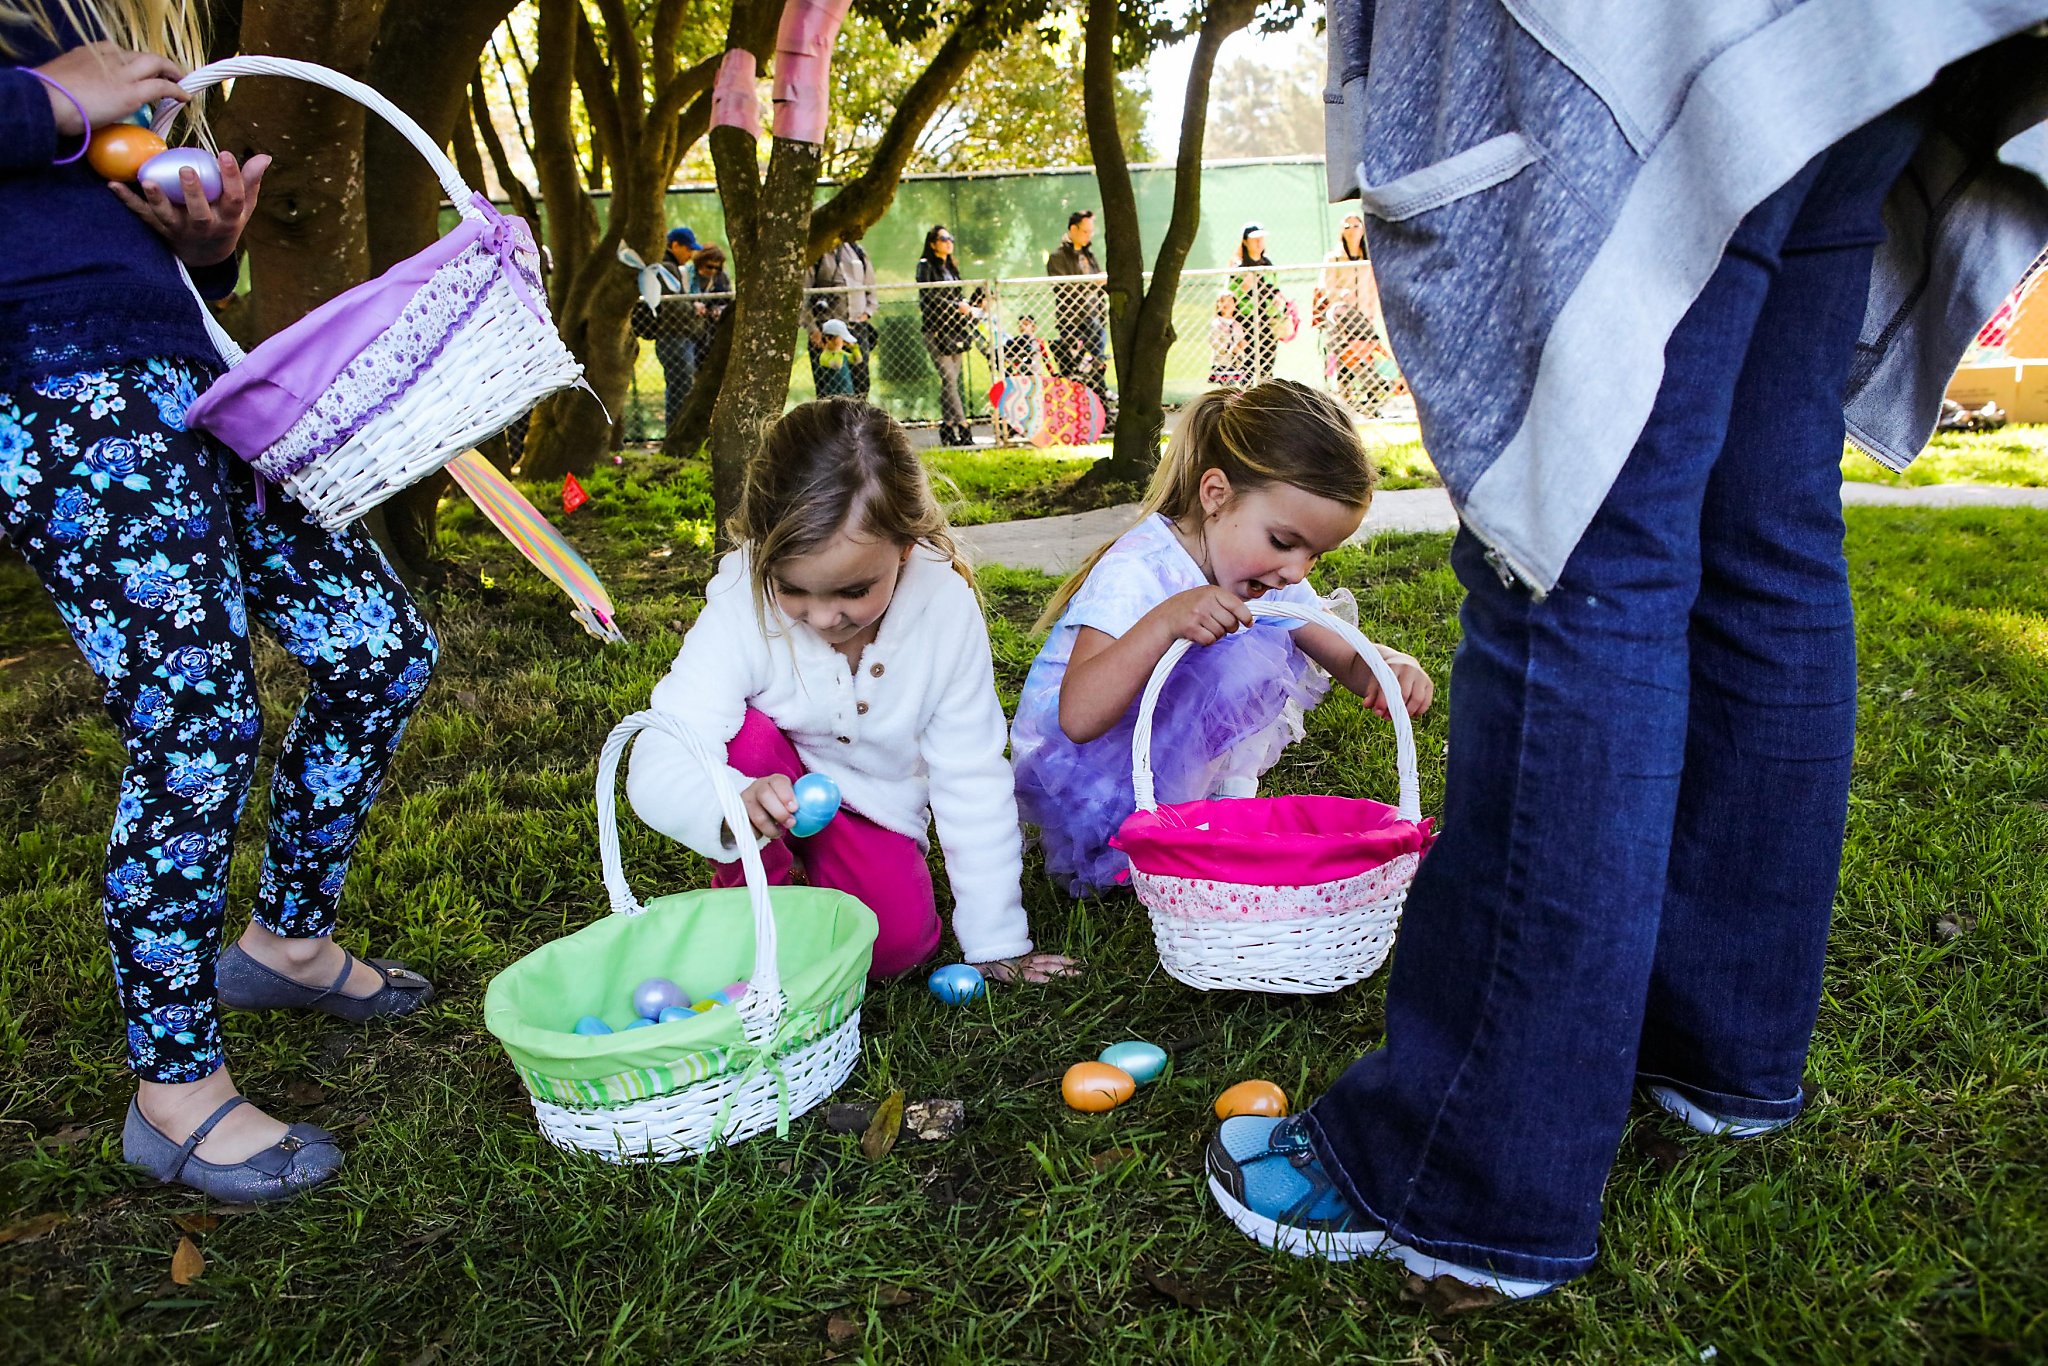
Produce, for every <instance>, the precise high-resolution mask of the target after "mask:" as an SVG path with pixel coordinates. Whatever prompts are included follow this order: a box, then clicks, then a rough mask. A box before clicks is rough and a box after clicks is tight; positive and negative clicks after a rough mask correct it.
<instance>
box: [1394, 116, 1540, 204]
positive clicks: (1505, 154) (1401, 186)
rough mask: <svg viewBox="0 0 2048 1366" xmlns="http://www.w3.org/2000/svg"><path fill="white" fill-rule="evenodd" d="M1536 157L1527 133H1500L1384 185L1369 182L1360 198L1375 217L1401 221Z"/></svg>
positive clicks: (1496, 180)
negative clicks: (1525, 135) (1525, 134)
mask: <svg viewBox="0 0 2048 1366" xmlns="http://www.w3.org/2000/svg"><path fill="white" fill-rule="evenodd" d="M1536 160H1537V157H1536V149H1535V147H1534V146H1532V145H1531V144H1530V142H1529V139H1528V138H1526V137H1524V136H1522V134H1520V133H1502V134H1499V135H1498V136H1496V137H1490V138H1488V139H1487V140H1486V141H1484V142H1482V143H1478V144H1477V145H1475V146H1472V147H1467V148H1466V149H1465V150H1464V151H1462V152H1459V153H1457V154H1456V155H1454V156H1449V157H1445V158H1444V159H1443V160H1442V161H1437V162H1432V163H1430V164H1429V165H1427V166H1424V167H1422V168H1421V169H1420V170H1415V171H1410V172H1408V173H1407V174H1406V175H1402V176H1396V177H1395V178H1394V179H1392V180H1389V181H1387V182H1386V183H1385V184H1383V185H1367V186H1365V187H1364V188H1363V189H1361V190H1360V191H1359V195H1358V199H1359V203H1360V204H1361V205H1363V206H1364V209H1365V211H1366V212H1367V213H1369V214H1371V215H1372V216H1373V217H1375V218H1377V219H1380V220H1381V221H1383V222H1387V223H1398V222H1400V221H1402V220H1403V219H1406V218H1413V217H1415V216H1416V215H1417V214H1421V213H1428V212H1429V211H1430V210H1431V209H1440V208H1442V207H1443V206H1444V205H1446V204H1449V203H1451V202H1452V201H1453V200H1457V199H1463V198H1464V197H1465V196H1466V195H1470V194H1477V193H1479V192H1480V191H1481V190H1487V189H1491V188H1492V187H1494V186H1495V185H1498V184H1500V183H1501V182H1502V181H1505V180H1511V179H1513V178H1514V177H1515V176H1517V175H1520V174H1521V173H1522V172H1523V171H1524V170H1526V169H1527V168H1528V167H1530V166H1531V165H1533V164H1535V162H1536Z"/></svg>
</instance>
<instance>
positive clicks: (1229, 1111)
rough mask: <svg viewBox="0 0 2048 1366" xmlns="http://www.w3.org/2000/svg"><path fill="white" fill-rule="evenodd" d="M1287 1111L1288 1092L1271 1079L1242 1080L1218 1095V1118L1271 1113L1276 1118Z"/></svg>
mask: <svg viewBox="0 0 2048 1366" xmlns="http://www.w3.org/2000/svg"><path fill="white" fill-rule="evenodd" d="M1286 1113H1287V1093H1286V1092H1285V1091H1283V1090H1281V1089H1280V1088H1279V1087H1277V1086H1275V1085H1274V1084H1273V1083H1272V1082H1270V1081H1257V1080H1254V1081H1241V1082H1239V1083H1238V1084H1237V1085H1235V1086H1233V1087H1230V1088H1229V1089H1228V1090H1226V1091H1225V1092H1224V1093H1223V1094H1222V1095H1220V1096H1218V1097H1216V1118H1218V1119H1229V1118H1230V1117H1231V1116H1232V1115H1269V1116H1271V1117H1273V1118H1275V1119H1278V1118H1280V1117H1282V1116H1284V1115H1285V1114H1286Z"/></svg>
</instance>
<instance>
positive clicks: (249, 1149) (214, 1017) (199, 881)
mask: <svg viewBox="0 0 2048 1366" xmlns="http://www.w3.org/2000/svg"><path fill="white" fill-rule="evenodd" d="M88 8H91V9H93V10H95V11H96V12H97V15H98V18H99V19H100V21H101V22H102V24H103V25H104V28H105V31H107V32H109V33H112V34H114V35H116V36H117V37H120V36H122V35H130V36H132V35H134V34H136V33H138V32H143V31H145V30H146V29H147V25H146V23H144V22H143V21H146V20H147V18H148V15H147V14H145V13H144V12H143V9H142V8H139V7H137V6H135V5H133V4H127V3H123V2H122V0H100V3H98V4H96V5H93V6H89V7H88ZM51 13H52V14H53V15H54V16H55V18H54V19H53V20H52V21H51V22H50V23H48V24H45V25H43V26H41V27H38V26H37V25H36V24H34V23H18V22H16V21H12V20H4V19H0V214H4V216H5V217H6V218H7V219H8V221H10V222H14V223H16V224H17V225H19V231H18V233H17V234H16V235H15V238H14V239H13V240H12V241H11V243H10V246H9V248H8V251H7V253H6V254H5V258H4V260H0V534H4V536H5V538H6V540H7V541H8V542H10V543H11V544H12V546H13V547H14V549H15V550H16V551H17V552H19V553H20V555H21V556H22V557H23V558H24V559H25V560H26V561H27V562H28V564H29V566H30V567H31V568H32V569H34V571H35V572H36V574H37V576H38V577H39V578H41V580H42V582H43V585H44V587H45V588H47V589H48V590H49V593H50V596H51V598H52V599H54V601H55V603H56V606H57V610H58V612H59V613H61V614H62V616H63V618H64V621H65V623H66V624H67V625H68V626H69V627H70V629H71V634H72V637H73V639H74V640H76V641H77V643H78V647H79V649H80V650H81V651H82V652H83V653H84V655H85V659H86V662H87V664H89V665H90V666H91V668H92V670H93V672H94V673H95V674H96V675H98V677H99V679H100V681H101V683H102V685H103V688H104V692H103V697H104V700H105V703H106V706H107V709H108V711H109V712H110V713H111V714H112V716H113V718H114V722H115V725H116V727H117V728H118V730H119V732H120V734H121V737H122V740H123V742H124V744H125V746H126V748H127V754H128V766H127V771H126V772H125V774H124V775H123V777H122V780H121V786H120V793H119V797H118V802H117V805H116V807H115V810H114V813H113V816H114V819H113V832H112V834H111V836H110V838H109V840H108V845H107V861H106V871H105V886H104V900H103V910H104V915H105V920H106V927H107V938H108V944H109V947H110V949H111V956H112V961H113V968H114V981H115V985H116V987H117V989H118V991H119V993H120V998H121V1005H122V1009H123V1012H124V1013H125V1014H126V1016H127V1020H128V1040H127V1042H128V1056H129V1062H130V1065H131V1066H132V1067H133V1068H134V1070H135V1072H136V1074H137V1077H138V1079H139V1082H140V1085H139V1087H138V1094H137V1097H136V1101H135V1104H134V1105H132V1106H131V1107H130V1109H129V1114H128V1123H127V1128H126V1131H125V1133H124V1136H123V1138H124V1153H125V1156H126V1157H127V1159H128V1160H129V1161H130V1162H133V1163H136V1164H138V1165H140V1166H143V1167H146V1168H147V1169H149V1170H150V1171H152V1172H153V1173H154V1174H156V1175H157V1176H158V1177H160V1178H161V1179H164V1180H175V1181H180V1182H183V1183H184V1184H187V1185H191V1186H194V1187H197V1188H198V1189H200V1190H203V1191H206V1192H207V1193H208V1194H211V1195H215V1196H217V1197H220V1198H223V1199H228V1200H260V1199H274V1198H278V1197H281V1196H286V1195H290V1194H293V1193H295V1192H297V1191H299V1190H303V1189H305V1188H306V1187H309V1186H311V1185H314V1184H316V1183H318V1182H319V1181H322V1180H324V1179H326V1178H327V1177H328V1176H331V1175H332V1174H333V1173H334V1172H335V1171H336V1170H337V1169H338V1168H339V1166H340V1162H341V1158H340V1152H339V1150H338V1149H337V1148H336V1146H335V1142H334V1137H333V1135H331V1134H329V1133H327V1132H325V1131H324V1130H321V1129H318V1128H315V1127H314V1126H312V1125H308V1124H294V1125H290V1126H286V1125H284V1124H281V1123H279V1122H277V1121H276V1120H273V1119H271V1118H270V1117H269V1116H267V1115H265V1114H264V1113H263V1112H262V1111H260V1110H258V1109H257V1108H256V1107H255V1106H253V1105H249V1104H248V1103H247V1102H245V1101H243V1100H242V1099H241V1097H240V1095H239V1093H238V1092H237V1090H236V1088H235V1084H234V1081H233V1080H232V1079H231V1078H230V1077H229V1075H228V1072H227V1069H226V1067H225V1066H224V1059H223V1056H222V1051H221V1033H220V1020H219V1012H220V1008H221V1006H222V1005H223V1004H225V1005H227V1006H229V1007H231V1008H243V1009H257V1008H266V1007H279V1006H281V1007H299V1008H310V1009H316V1010H321V1011H325V1012H327V1013H330V1014H335V1015H340V1016H343V1017H345V1018H348V1019H353V1020H362V1019H367V1018H369V1017H371V1016H374V1015H396V1014H402V1013H404V1012H406V1011H408V1010H412V1009H416V1008H417V1007H418V1006H420V1005H421V1004H423V1003H424V1002H425V1001H427V1000H429V999H431V997H432V995H433V991H432V988H431V986H429V984H428V983H427V981H426V979H424V978H422V977H420V976H418V975H417V974H414V973H411V972H409V971H407V970H405V969H404V968H403V966H402V965H399V964H394V963H388V962H383V961H379V962H374V963H373V962H365V961H364V960H362V959H359V958H356V957H355V956H354V955H352V954H350V953H348V952H347V951H345V950H343V949H342V948H341V947H340V946H338V945H337V944H335V943H334V942H333V940H332V938H331V937H330V936H331V935H332V933H333V930H334V920H335V907H336V904H337V902H338V900H339V898H340V896H341V891H342V884H343V881H344V879H345V878H346V876H347V872H348V863H349V855H350V853H351V852H352V851H353V850H354V848H355V845H356V841H357V839H358V837H359V836H360V835H361V832H362V829H363V824H364V821H365V818H366V817H367V816H368V814H369V808H370V804H371V802H372V801H373V800H374V799H375V797H376V795H377V789H378V787H379V785H380V784H381V783H382V782H383V779H384V774H385V771H386V769H387V766H388V765H389V762H390V759H391V754H392V751H393V750H394V749H395V748H396V746H397V744H398V741H399V737H400V736H401V735H402V734H403V732H404V730H405V723H406V720H407V719H408V717H410V715H411V714H412V711H413V709H414V708H415V707H416V706H417V705H418V703H419V699H420V695H421V693H422V692H423V691H424V689H425V688H426V686H427V680H428V676H429V674H430V673H431V671H432V669H433V662H434V653H435V644H434V638H433V635H432V633H431V632H430V631H429V630H428V629H427V625H426V623H425V622H424V621H423V620H421V618H420V615H419V613H418V611H417V610H415V608H414V607H413V604H412V602H411V600H410V599H409V598H408V597H407V596H406V593H405V590H404V588H403V587H402V586H401V585H400V584H399V583H398V581H397V580H396V579H395V578H394V577H393V575H392V573H391V570H390V568H389V566H388V565H386V564H385V562H384V560H383V558H382V557H381V556H380V555H379V554H378V552H377V550H376V548H375V546H373V545H372V544H371V543H370V542H369V541H368V540H367V539H365V538H364V537H362V536H361V535H359V534H357V533H356V532H354V531H353V530H348V531H343V532H328V531H324V530H322V529H321V528H319V527H318V526H317V525H315V524H314V523H313V522H311V521H310V520H309V519H308V518H307V516H306V515H305V513H304V512H303V510H302V509H301V508H300V507H299V506H298V505H297V504H295V503H293V502H292V501H290V500H289V499H287V498H285V497H284V496H283V495H282V494H280V493H278V492H277V491H275V490H272V491H271V492H270V495H269V497H268V498H267V499H265V498H263V497H260V496H259V494H258V490H257V486H256V483H255V481H254V477H253V476H252V474H251V473H250V471H249V470H248V468H247V467H246V466H244V465H243V464H242V463H241V462H240V460H239V459H238V458H237V457H235V456H234V455H233V454H231V453H230V452H228V451H227V450H225V449H224V448H222V447H221V446H219V445H217V444H215V443H214V442H213V441H211V440H209V439H207V438H206V437H204V436H202V435H199V434H197V433H192V432H188V431H186V430H185V421H184V418H185V411H186V408H187V406H188V405H189V404H190V403H191V402H192V400H193V399H194V398H195V396H196V394H197V392H198V390H199V389H201V388H203V387H204V386H205V385H206V384H207V383H208V382H209V381H210V379H211V378H212V374H213V368H212V366H213V362H212V359H211V357H212V352H211V347H210V345H209V343H208V342H207V339H206V335H205V332H204V330H203V328H202V325H201V319H200V317H199V312H198V306H197V304H196V303H195V302H194V301H193V299H192V298H191V296H190V294H189V293H188V292H187V291H186V290H185V287H184V285H183V282H182V281H180V279H179V278H178V274H177V270H176V264H175V261H174V256H175V257H176V258H177V259H182V260H183V261H184V262H185V264H186V265H187V266H188V267H189V268H190V269H191V271H192V275H193V278H194V281H195V283H196V284H197V285H198V286H199V287H200V289H201V290H202V292H207V291H209V290H216V291H218V292H222V293H224V292H226V290H227V289H229V288H232V285H233V282H234V278H235V274H236V262H235V259H234V250H235V246H236V243H237V240H238V238H239V237H240V234H241V230H242V227H243V225H244V224H245V223H246V222H247V219H248V214H249V211H250V209H251V208H252V207H253V204H254V200H255V195H256V190H257V186H258V183H259V181H260V179H261V176H262V173H263V170H264V167H265V166H266V165H267V162H268V158H265V157H257V158H254V159H252V160H251V161H250V163H249V165H248V166H247V167H246V168H245V167H241V166H238V165H237V164H236V162H235V159H234V158H233V157H232V156H228V155H225V154H223V155H222V156H221V157H220V158H219V161H220V168H221V174H222V181H223V188H222V192H221V194H220V195H219V197H218V199H217V200H216V201H215V202H213V203H211V204H209V203H208V202H207V201H206V200H205V199H204V197H203V196H202V195H200V194H199V193H198V185H197V181H196V179H195V180H194V181H192V182H191V183H190V184H189V185H188V186H187V187H186V190H187V193H186V196H185V203H184V204H182V205H181V204H172V203H171V202H170V201H168V200H166V199H165V198H164V196H163V195H162V194H161V192H159V191H156V190H154V189H152V190H149V191H148V192H147V198H144V197H142V196H140V195H138V194H137V193H135V192H134V191H133V190H130V189H127V188H125V187H113V186H110V185H109V184H108V183H107V182H106V181H105V180H103V179H100V178H99V177H96V176H95V175H93V174H92V172H90V171H89V170H87V169H86V168H85V166H84V165H83V164H82V163H77V162H75V159H74V158H73V157H71V156H70V153H71V152H73V151H74V150H75V149H76V148H77V147H78V146H79V143H80V141H81V139H82V138H83V136H84V134H85V132H86V131H87V130H88V129H89V128H91V127H94V126H100V125H104V124H106V123H111V122H114V121H116V120H118V119H119V118H120V117H122V116H123V115H125V114H126V113H128V112H130V111H133V110H134V109H135V108H136V107H137V106H138V105H140V104H142V103H143V102H144V101H148V100H164V99H183V98H184V95H183V92H182V91H180V90H179V89H178V88H177V87H176V86H175V85H173V84H171V82H172V81H173V80H175V79H176V77H177V75H178V74H179V65H178V64H177V63H175V62H172V61H171V60H169V59H168V58H165V57H161V56H157V55H154V54H150V53H143V52H137V51H133V50H130V49H127V48H123V47H118V46H116V45H114V44H112V43H101V44H97V45H95V46H93V47H86V46H81V45H80V44H79V40H78V35H77V34H76V33H74V32H71V31H70V30H68V29H67V28H66V27H65V18H64V16H65V13H66V11H64V10H61V9H58V8H57V7H52V8H51ZM190 18H191V16H190V15H189V14H186V15H184V19H185V20H187V21H189V20H190ZM174 27H175V25H174ZM151 32H155V31H153V30H151ZM159 36H160V34H159ZM15 62H19V63H21V64H22V65H20V66H18V67H15V66H12V65H11V64H12V63H15ZM188 174H189V173H188ZM266 504H267V506H266ZM252 616H253V617H255V618H256V619H257V620H258V621H259V622H260V623H261V624H262V625H264V626H265V627H267V628H268V629H269V630H270V631H271V632H272V634H274V635H275V636H276V637H277V639H278V640H279V642H280V643H281V644H282V645H283V646H284V648H285V649H286V650H287V651H288V652H289V653H290V654H291V655H292V656H293V657H294V658H295V659H297V660H298V662H299V663H300V664H301V665H303V666H304V667H305V669H306V671H307V674H308V675H309V678H310V685H311V686H310V690H309V692H308V694H307V697H306V700H305V704H304V706H303V707H302V708H301V709H300V711H299V714H298V716H297V718H296V719H295V720H294V721H293V722H292V725H291V728H290V730H289V731H288V732H287V733H286V735H285V737H284V742H283V745H282V748H281V750H280V752H279V754H278V758H277V764H276V772H275V774H274V776H273V779H272V783H271V792H270V808H271V816H270V841H269V847H268V852H267V856H266V858H265V860H264V863H263V871H262V878H261V882H260V884H259V886H258V889H257V894H256V905H255V907H254V908H253V922H252V923H251V925H250V926H249V928H248V929H247V931H246V932H245V933H244V934H243V935H242V936H241V938H240V939H239V940H238V941H237V943H236V944H235V945H234V946H232V947H229V948H227V949H226V950H225V951H223V948H222V936H223V929H224V924H225V920H226V915H227V904H226V903H227V888H228V861H229V855H230V852H231V850H232V847H233V843H234V834H235V826H236V822H237V820H238V818H239V817H240V815H241V812H242V807H243V804H244V801H245V799H246V798H247V796H248V792H249V785H250V781H251V779H252V778H253V777H254V775H255V771H256V759H257V751H258V745H259V741H260V736H261V731H262V719H261V714H260V710H259V707H258V704H257V696H256V683H255V675H254V672H253V670H252V668H251V663H250V647H249V626H250V617H252Z"/></svg>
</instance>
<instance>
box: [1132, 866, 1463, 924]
mask: <svg viewBox="0 0 2048 1366" xmlns="http://www.w3.org/2000/svg"><path fill="white" fill-rule="evenodd" d="M1421 864H1422V855H1420V854H1402V855H1400V856H1399V857H1397V858H1392V859H1389V860H1388V861H1387V862H1385V863H1382V864H1381V865H1380V866H1379V867H1377V868H1368V869H1366V870H1365V871H1364V872H1362V873H1359V874H1356V875H1355V876H1352V877H1347V878H1340V879H1339V880H1337V881H1335V882H1317V883H1311V884H1310V885H1308V886H1306V887H1256V886H1250V885H1248V884H1245V883H1241V882H1214V881H1210V880H1208V879H1206V878H1190V877H1167V876H1164V875H1161V874H1156V873H1147V872H1144V871H1142V870H1140V869H1136V868H1133V869H1132V870H1131V885H1132V887H1133V888H1134V889H1135V890H1136V891H1137V893H1138V899H1139V900H1140V901H1142V902H1144V903H1145V904H1146V905H1147V906H1149V907H1151V908H1152V909H1153V910H1155V911H1158V912H1159V913H1160V914H1161V915H1167V916H1173V917H1175V918H1177V919H1182V920H1225V921H1267V920H1303V919H1307V918H1310V917H1315V916H1331V915H1341V914H1343V913H1344V912H1346V911H1355V910H1359V909H1362V908H1364V907H1368V906H1371V905H1373V904H1375V903H1377V902H1381V901H1385V900H1386V899H1387V898H1389V897H1391V896H1395V895H1398V894H1401V893H1403V892H1405V891H1406V890H1407V888H1408V884H1409V883H1410V882H1412V881H1414V879H1415V870H1416V869H1417V868H1418V867H1420V866H1421Z"/></svg>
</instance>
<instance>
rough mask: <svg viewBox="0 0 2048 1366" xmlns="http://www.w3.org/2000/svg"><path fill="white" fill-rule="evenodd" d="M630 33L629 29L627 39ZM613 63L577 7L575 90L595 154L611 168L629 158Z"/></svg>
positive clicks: (624, 118) (580, 8)
mask: <svg viewBox="0 0 2048 1366" xmlns="http://www.w3.org/2000/svg"><path fill="white" fill-rule="evenodd" d="M630 34H631V31H630V30H628V36H629V37H630ZM614 46H616V44H614ZM616 63H617V58H616V57H614V58H613V60H612V61H611V62H607V61H606V60H605V55H604V52H603V51H602V50H601V49H600V48H599V47H598V45H597V31H596V30H595V29H593V28H591V26H590V16H589V15H587V14H585V13H584V12H583V6H582V5H580V4H579V5H578V6H576V88H577V89H579V90H581V91H582V92H583V109H584V112H585V113H587V114H588V115H589V116H590V132H591V136H592V137H593V138H594V139H595V140H596V142H597V147H598V152H599V154H600V155H601V156H602V157H603V158H604V159H605V160H606V161H609V162H610V163H611V164H612V165H613V166H618V165H620V164H621V163H622V162H623V161H624V160H625V158H626V156H627V155H628V151H627V148H628V143H627V140H626V135H627V128H626V122H627V120H626V116H625V113H624V110H623V109H622V107H621V106H622V104H623V103H624V101H622V99H621V98H620V94H619V91H617V90H615V89H613V88H612V81H613V80H614V78H615V68H616Z"/></svg>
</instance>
